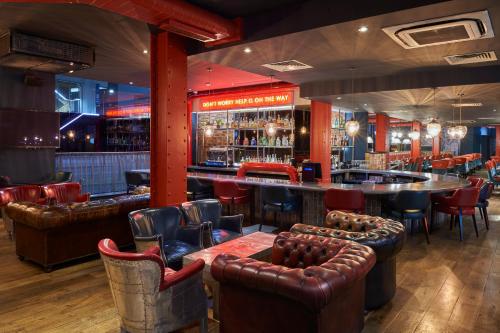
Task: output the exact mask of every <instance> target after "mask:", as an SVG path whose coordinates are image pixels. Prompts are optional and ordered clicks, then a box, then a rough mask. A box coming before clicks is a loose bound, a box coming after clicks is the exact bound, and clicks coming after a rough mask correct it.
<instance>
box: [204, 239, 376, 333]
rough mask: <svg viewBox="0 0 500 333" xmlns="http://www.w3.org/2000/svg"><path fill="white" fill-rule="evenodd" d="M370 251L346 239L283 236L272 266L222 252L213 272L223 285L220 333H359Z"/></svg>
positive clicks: (371, 261)
mask: <svg viewBox="0 0 500 333" xmlns="http://www.w3.org/2000/svg"><path fill="white" fill-rule="evenodd" d="M374 264H375V253H374V252H373V250H372V249H370V248H369V247H366V246H363V245H360V244H358V243H355V242H350V241H347V240H340V239H334V238H325V237H319V236H312V235H305V234H292V233H289V232H282V233H281V234H279V235H278V236H277V237H276V239H275V241H274V246H273V249H272V263H267V262H262V261H257V260H255V259H250V258H239V257H237V256H234V255H231V254H222V255H219V256H217V257H216V258H215V260H214V261H213V262H212V266H211V272H212V276H213V277H214V279H215V280H217V281H218V282H219V283H220V331H221V332H239V333H246V332H248V333H250V332H261V333H266V332H340V333H342V332H360V331H361V330H362V329H363V325H364V318H363V312H364V294H365V276H366V274H367V273H368V272H369V271H370V269H371V268H372V267H373V265H374Z"/></svg>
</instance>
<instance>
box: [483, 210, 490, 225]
mask: <svg viewBox="0 0 500 333" xmlns="http://www.w3.org/2000/svg"><path fill="white" fill-rule="evenodd" d="M483 215H484V223H485V224H486V230H490V218H489V216H488V211H487V210H486V207H483Z"/></svg>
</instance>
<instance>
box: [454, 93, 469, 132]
mask: <svg viewBox="0 0 500 333" xmlns="http://www.w3.org/2000/svg"><path fill="white" fill-rule="evenodd" d="M463 95H464V94H460V95H459V96H460V109H459V112H460V120H459V123H458V124H459V125H458V126H456V127H455V131H456V132H457V134H456V135H457V139H458V140H462V139H463V138H465V136H466V135H467V126H464V125H462V96H463Z"/></svg>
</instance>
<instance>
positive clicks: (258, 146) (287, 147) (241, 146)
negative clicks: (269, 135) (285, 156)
mask: <svg viewBox="0 0 500 333" xmlns="http://www.w3.org/2000/svg"><path fill="white" fill-rule="evenodd" d="M228 147H235V148H278V149H280V148H281V149H293V146H262V145H257V146H252V145H248V146H245V145H229V146H228Z"/></svg>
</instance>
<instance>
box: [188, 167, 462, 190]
mask: <svg viewBox="0 0 500 333" xmlns="http://www.w3.org/2000/svg"><path fill="white" fill-rule="evenodd" d="M334 172H335V174H341V173H347V172H355V173H368V174H371V173H373V174H377V175H387V176H401V177H406V178H412V179H417V180H418V181H417V182H414V183H404V184H337V183H313V182H302V183H299V182H291V181H289V180H285V179H273V178H259V177H242V178H239V177H236V176H233V175H224V174H216V173H206V172H188V177H194V178H198V179H200V180H207V181H213V180H231V181H234V182H236V183H238V184H243V185H253V186H286V187H288V188H290V189H295V190H302V191H320V192H324V191H326V190H328V189H330V188H338V189H359V190H361V191H363V192H364V193H365V194H366V195H384V194H394V193H397V192H399V191H403V190H413V191H422V190H423V191H430V192H432V193H439V192H449V191H453V190H456V189H458V188H463V187H467V186H469V182H468V181H467V180H465V179H460V178H457V177H452V176H443V175H436V174H431V173H420V172H410V171H395V170H363V169H345V170H336V171H334Z"/></svg>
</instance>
